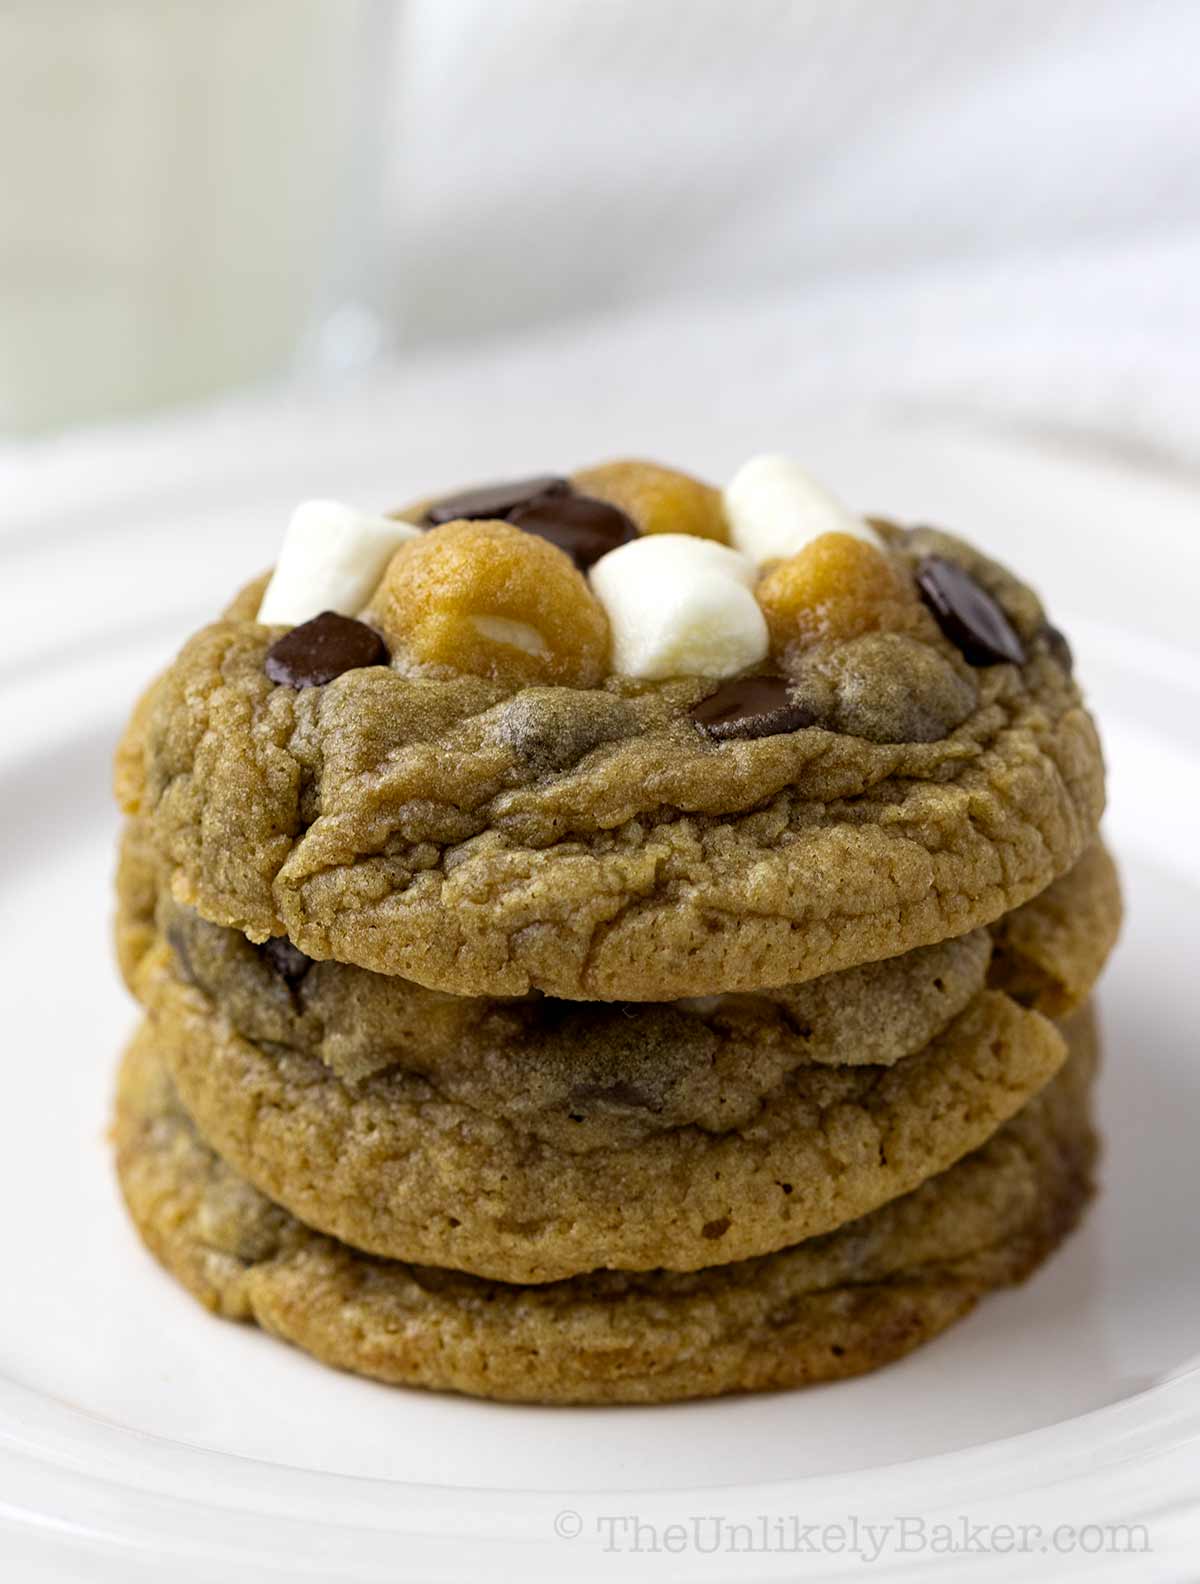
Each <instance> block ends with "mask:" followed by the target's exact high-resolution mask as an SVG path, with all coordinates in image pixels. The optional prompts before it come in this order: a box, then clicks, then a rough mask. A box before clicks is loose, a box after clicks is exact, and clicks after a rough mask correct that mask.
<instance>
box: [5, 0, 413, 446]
mask: <svg viewBox="0 0 1200 1584" xmlns="http://www.w3.org/2000/svg"><path fill="white" fill-rule="evenodd" d="M390 10H391V6H390V5H389V4H388V3H387V0H3V4H0V435H4V434H8V435H13V434H19V433H25V432H30V431H33V430H36V429H44V428H47V427H53V426H59V425H63V424H68V423H73V422H77V421H80V420H89V419H96V418H108V417H112V416H117V415H120V414H124V413H129V412H134V411H137V410H141V409H145V408H148V407H153V406H160V405H163V404H166V403H172V402H179V401H186V400H192V399H195V398H199V397H203V396H206V395H210V394H212V393H214V392H217V391H221V390H226V389H230V388H233V387H236V386H241V385H245V384H247V383H249V382H253V381H256V380H260V379H263V378H265V377H267V376H270V375H274V374H278V373H280V372H282V371H285V370H287V369H289V368H292V367H295V366H296V364H297V362H298V360H300V359H302V358H304V357H305V356H306V355H307V356H308V357H309V358H310V359H311V358H314V357H315V358H317V359H321V360H324V361H325V362H326V363H330V362H338V361H341V362H346V361H349V360H353V359H354V358H360V357H362V356H364V355H365V354H366V353H369V352H370V350H371V347H372V344H373V339H372V338H373V335H374V321H373V319H372V318H371V315H370V298H371V291H372V285H373V282H372V280H371V273H372V270H373V269H374V268H375V267H376V261H377V255H376V249H375V238H374V223H375V217H376V214H377V204H376V201H375V200H376V187H377V175H378V171H379V165H380V149H381V146H382V138H381V132H382V126H381V117H382V115H383V113H384V104H385V100H386V76H387V72H388V65H389V58H390V48H389V41H388V38H387V33H388V25H389V22H390V17H389V15H388V13H389V12H390Z"/></svg>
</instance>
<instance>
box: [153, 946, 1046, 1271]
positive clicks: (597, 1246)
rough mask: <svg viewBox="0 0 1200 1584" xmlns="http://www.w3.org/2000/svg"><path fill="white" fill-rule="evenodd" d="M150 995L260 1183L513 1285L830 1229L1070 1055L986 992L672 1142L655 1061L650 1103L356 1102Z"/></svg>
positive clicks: (335, 1222)
mask: <svg viewBox="0 0 1200 1584" xmlns="http://www.w3.org/2000/svg"><path fill="white" fill-rule="evenodd" d="M139 992H140V993H141V994H142V995H143V997H144V999H145V1003H146V1006H147V1009H148V1010H149V1012H150V1014H151V1017H152V1020H153V1022H154V1025H155V1030H156V1039H157V1041H158V1046H159V1049H160V1051H161V1054H162V1057H163V1059H164V1061H165V1062H166V1063H167V1066H168V1069H169V1071H170V1073H171V1076H172V1078H173V1080H174V1081H175V1083H176V1084H177V1086H178V1088H179V1090H180V1093H181V1096H182V1098H183V1101H184V1104H185V1105H186V1106H187V1107H188V1109H189V1111H190V1112H191V1113H192V1114H193V1115H194V1116H195V1117H196V1119H197V1121H198V1123H199V1125H200V1126H201V1128H202V1130H203V1131H204V1134H205V1136H206V1137H207V1138H208V1139H209V1140H210V1141H211V1142H212V1143H213V1144H214V1145H215V1146H216V1147H217V1148H218V1149H219V1150H220V1152H221V1153H222V1155H223V1156H224V1157H225V1158H226V1159H227V1160H229V1162H230V1163H231V1164H232V1165H233V1166H234V1167H235V1168H236V1169H237V1170H238V1171H240V1172H242V1173H243V1174H244V1175H246V1176H247V1177H249V1179H250V1180H251V1181H252V1182H254V1183H255V1185H256V1186H257V1187H259V1188H261V1189H262V1190H263V1191H264V1192H266V1193H268V1194H269V1195H270V1196H271V1198H273V1199H276V1200H278V1201H279V1202H280V1203H281V1204H284V1205H285V1206H286V1207H287V1208H288V1209H290V1210H292V1211H293V1212H294V1213H296V1214H298V1215H299V1216H300V1217H301V1218H302V1219H303V1220H305V1221H306V1222H308V1223H309V1224H311V1225H313V1226H317V1227H320V1228H321V1229H322V1230H324V1231H327V1232H330V1233H331V1234H333V1235H335V1236H337V1237H340V1238H342V1239H344V1240H345V1241H347V1242H349V1243H352V1244H353V1245H354V1246H355V1247H358V1248H362V1249H366V1250H369V1251H370V1252H372V1253H377V1254H383V1255H387V1256H389V1257H393V1258H403V1259H416V1260H421V1261H423V1262H428V1263H431V1264H438V1265H446V1266H451V1267H454V1268H456V1269H459V1270H467V1271H471V1272H474V1273H476V1274H479V1275H485V1276H493V1277H496V1278H498V1279H500V1280H504V1281H519V1282H533V1281H550V1280H555V1279H558V1278H560V1277H563V1276H569V1275H575V1274H578V1273H580V1272H583V1271H588V1270H592V1269H596V1268H599V1267H612V1268H616V1269H631V1270H645V1269H651V1268H654V1267H656V1266H660V1265H663V1266H668V1267H670V1268H671V1269H677V1270H687V1269H695V1268H698V1267H701V1266H704V1265H711V1264H716V1263H722V1262H726V1261H729V1260H733V1259H741V1258H745V1257H747V1256H750V1255H754V1254H761V1253H766V1252H768V1251H770V1250H772V1249H776V1248H780V1247H784V1246H786V1245H787V1244H789V1243H794V1242H798V1241H800V1240H801V1239H803V1238H808V1237H812V1236H815V1235H817V1234H818V1233H821V1232H825V1231H828V1230H830V1229H831V1228H833V1227H836V1226H839V1225H840V1224H841V1223H842V1222H844V1221H848V1220H851V1219H853V1218H854V1217H856V1216H859V1215H862V1214H865V1213H866V1212H867V1211H869V1210H871V1209H873V1208H875V1207H876V1206H877V1205H879V1204H882V1203H884V1202H885V1201H886V1200H888V1199H890V1198H894V1197H896V1196H897V1195H898V1194H902V1193H905V1192H907V1191H908V1190H909V1189H910V1188H913V1187H915V1186H916V1185H917V1184H918V1183H920V1182H921V1181H923V1180H924V1178H926V1177H928V1176H930V1175H932V1174H933V1173H935V1172H937V1171H940V1170H942V1169H944V1168H945V1167H946V1166H948V1165H949V1164H951V1163H952V1162H953V1161H954V1160H957V1159H958V1158H959V1157H960V1156H961V1155H963V1154H965V1153H967V1152H968V1151H969V1150H971V1149H973V1148H975V1147H977V1146H978V1145H980V1144H981V1143H983V1142H984V1141H985V1140H986V1139H987V1138H988V1137H989V1136H990V1135H991V1134H992V1133H993V1132H995V1130H996V1129H997V1128H998V1127H999V1126H1000V1125H1001V1124H1002V1123H1003V1122H1004V1121H1005V1120H1006V1119H1007V1118H1008V1117H1009V1116H1011V1115H1012V1114H1013V1113H1014V1112H1015V1111H1016V1110H1017V1109H1019V1107H1020V1106H1021V1105H1022V1104H1023V1103H1024V1102H1025V1101H1026V1100H1027V1099H1028V1098H1029V1097H1030V1096H1031V1095H1033V1094H1034V1093H1036V1092H1037V1090H1038V1089H1040V1088H1041V1087H1042V1086H1043V1085H1044V1084H1045V1083H1046V1082H1047V1081H1048V1080H1049V1078H1050V1077H1051V1076H1052V1075H1053V1073H1054V1072H1055V1071H1056V1070H1057V1068H1058V1067H1059V1066H1060V1064H1061V1062H1062V1060H1063V1056H1064V1050H1063V1045H1062V1041H1061V1039H1060V1038H1059V1036H1058V1034H1057V1032H1056V1030H1055V1028H1054V1025H1053V1024H1051V1023H1050V1022H1048V1021H1047V1020H1046V1019H1044V1018H1043V1017H1041V1016H1040V1014H1038V1013H1035V1012H1029V1011H1025V1010H1024V1009H1022V1008H1020V1007H1019V1006H1017V1004H1016V1003H1015V1002H1014V1001H1012V1000H1011V999H1010V998H1009V997H1007V996H1005V995H1003V994H1002V993H1000V992H998V991H993V990H983V991H980V992H979V993H978V994H977V995H976V996H975V997H974V998H973V999H972V1000H971V1001H970V1002H969V1003H968V1005H967V1007H966V1009H965V1010H964V1011H963V1012H961V1013H960V1014H959V1015H958V1017H957V1018H955V1019H954V1020H953V1022H951V1023H950V1024H949V1026H948V1027H947V1028H946V1029H945V1030H944V1031H943V1032H942V1033H941V1034H940V1035H939V1036H938V1037H937V1038H936V1039H934V1040H933V1041H931V1042H930V1044H928V1045H927V1046H925V1047H924V1048H923V1049H922V1050H920V1051H918V1052H916V1053H914V1054H912V1055H910V1056H907V1057H905V1058H904V1059H903V1060H902V1061H899V1062H897V1063H896V1064H895V1065H893V1066H891V1067H885V1068H880V1067H874V1066H836V1067H831V1066H811V1065H801V1066H797V1067H793V1068H792V1069H791V1070H790V1071H788V1072H786V1073H785V1074H784V1075H783V1076H782V1077H781V1078H779V1079H778V1081H776V1082H774V1083H773V1084H771V1085H770V1087H768V1088H767V1089H766V1090H765V1091H764V1092H763V1093H762V1094H760V1095H753V1094H749V1095H748V1094H746V1092H745V1086H744V1084H743V1085H742V1086H741V1088H740V1090H739V1087H738V1086H737V1084H736V1082H735V1083H734V1084H731V1085H730V1089H731V1093H732V1095H733V1098H734V1100H735V1101H736V1102H738V1103H737V1104H736V1105H731V1107H730V1110H731V1112H733V1114H732V1115H731V1116H730V1117H729V1118H728V1119H726V1118H724V1117H722V1116H721V1115H720V1113H719V1110H718V1115H717V1116H716V1117H714V1118H706V1119H705V1120H703V1121H691V1122H684V1123H680V1124H674V1125H662V1123H661V1119H658V1118H656V1117H654V1115H653V1112H652V1109H651V1108H652V1106H653V1102H654V1094H655V1082H656V1081H655V1078H654V1074H653V1072H652V1070H651V1067H652V1064H643V1067H642V1072H643V1073H644V1075H645V1082H646V1083H647V1086H648V1089H649V1093H648V1094H646V1095H638V1094H636V1093H632V1092H628V1091H624V1090H618V1091H617V1093H615V1094H614V1093H613V1090H612V1084H611V1083H610V1082H608V1081H607V1079H608V1076H609V1075H608V1074H607V1073H606V1072H605V1070H604V1068H603V1067H599V1068H598V1069H597V1076H598V1077H599V1078H600V1082H599V1083H598V1084H597V1085H596V1086H595V1089H596V1090H598V1091H599V1093H598V1094H596V1093H594V1094H591V1095H589V1093H587V1092H585V1093H582V1094H580V1093H578V1092H576V1093H575V1094H574V1095H573V1096H570V1097H568V1098H567V1100H566V1104H563V1102H562V1099H561V1098H560V1094H559V1093H556V1092H555V1077H556V1075H554V1074H550V1075H549V1079H548V1081H547V1080H546V1078H545V1077H544V1076H543V1075H541V1074H538V1073H537V1072H536V1069H534V1070H533V1071H534V1076H533V1077H532V1078H531V1080H530V1082H529V1083H528V1084H527V1085H526V1084H523V1083H520V1082H518V1083H517V1085H516V1087H514V1088H510V1087H508V1086H507V1084H506V1086H505V1087H503V1088H500V1087H499V1086H496V1087H492V1086H491V1085H489V1083H488V1080H487V1077H486V1076H483V1077H482V1078H480V1079H479V1080H477V1081H476V1082H475V1083H474V1085H473V1086H472V1084H471V1082H470V1075H467V1078H466V1079H465V1080H464V1079H462V1078H460V1079H458V1083H457V1084H456V1080H455V1076H454V1075H453V1074H452V1075H450V1076H449V1077H448V1078H444V1077H443V1076H442V1074H441V1073H440V1072H433V1073H430V1072H428V1071H427V1072H424V1073H416V1072H413V1071H411V1070H409V1069H408V1068H405V1067H399V1066H393V1067H391V1068H389V1069H387V1070H386V1071H384V1072H381V1073H378V1074H376V1075H374V1076H373V1077H371V1078H369V1079H367V1080H365V1081H364V1082H362V1083H360V1084H358V1085H356V1086H353V1087H351V1086H349V1085H347V1084H345V1083H343V1082H341V1081H340V1080H339V1079H338V1078H336V1077H335V1076H334V1075H333V1074H331V1073H330V1072H329V1070H328V1069H327V1068H326V1067H325V1066H324V1064H323V1063H322V1062H321V1061H320V1060H319V1059H317V1058H315V1057H312V1056H308V1055H304V1054H302V1053H300V1052H297V1051H292V1050H288V1049H287V1048H286V1047H282V1046H274V1047H269V1048H268V1047H265V1046H261V1045H258V1044H255V1043H253V1042H251V1041H249V1040H247V1039H245V1038H243V1037H242V1036H241V1035H240V1034H238V1033H237V1031H236V1030H235V1029H234V1028H233V1027H232V1026H231V1024H230V1023H229V1021H228V1019H226V1018H224V1017H222V1016H221V1015H220V1014H219V1013H218V1012H217V1011H216V1009H215V1008H214V1006H213V1004H212V1002H211V1001H210V1000H209V999H208V997H206V996H205V995H204V994H203V993H202V992H201V991H200V990H198V989H197V988H196V987H195V986H193V985H188V984H185V983H183V982H182V981H181V980H180V979H179V978H178V977H177V976H176V974H175V972H174V969H173V964H172V959H171V954H170V952H169V949H168V948H166V947H165V945H163V946H160V947H158V948H156V949H155V950H154V951H153V952H152V953H151V954H150V955H149V957H148V958H147V960H146V963H145V965H144V967H143V970H142V972H141V973H140V975H139ZM578 1060H579V1062H580V1063H583V1062H584V1061H586V1055H585V1053H582V1052H581V1053H580V1055H579V1058H578ZM542 1084H546V1087H547V1088H548V1089H549V1101H548V1103H545V1104H543V1105H542V1106H541V1107H540V1108H539V1106H538V1093H537V1091H538V1088H539V1087H540V1086H541V1085H542ZM456 1089H457V1092H456ZM464 1089H465V1091H466V1097H464V1095H463V1092H462V1091H463V1090H464ZM696 1092H697V1093H698V1094H699V1096H700V1097H701V1099H709V1100H710V1101H711V1099H712V1098H713V1096H712V1091H711V1090H710V1091H709V1092H708V1094H706V1093H705V1088H704V1086H703V1085H701V1086H698V1088H697V1091H696ZM717 1095H718V1097H719V1090H718V1091H717ZM606 1102H607V1103H606ZM647 1102H648V1103H647ZM574 1117H579V1118H580V1122H579V1123H575V1122H574V1120H573V1119H574ZM585 1124H590V1125H585Z"/></svg>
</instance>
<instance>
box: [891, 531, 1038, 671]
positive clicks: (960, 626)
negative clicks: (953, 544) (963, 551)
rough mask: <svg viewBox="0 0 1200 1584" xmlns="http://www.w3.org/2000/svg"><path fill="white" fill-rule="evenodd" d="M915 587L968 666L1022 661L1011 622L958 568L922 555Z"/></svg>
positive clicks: (936, 558) (1023, 660)
mask: <svg viewBox="0 0 1200 1584" xmlns="http://www.w3.org/2000/svg"><path fill="white" fill-rule="evenodd" d="M917 587H918V588H919V589H920V591H921V596H922V598H923V599H924V601H925V603H926V605H928V606H929V608H930V610H931V611H932V612H933V614H934V617H935V618H936V620H937V624H938V626H939V627H940V628H941V629H942V631H943V632H944V633H945V635H946V637H947V638H949V640H950V642H951V643H952V644H954V645H955V646H956V647H957V648H958V650H959V651H960V653H961V654H962V657H963V659H964V660H965V661H966V662H967V664H968V665H974V666H986V665H999V664H1000V663H1001V662H1003V661H1006V660H1007V661H1010V662H1011V663H1012V664H1013V665H1024V664H1025V648H1024V645H1023V644H1022V643H1021V640H1020V639H1019V638H1018V637H1017V635H1016V633H1015V631H1014V630H1013V626H1012V623H1011V622H1010V621H1009V619H1008V617H1007V616H1006V615H1005V614H1004V612H1003V611H1002V610H1001V609H1000V606H999V605H998V604H997V603H996V601H995V600H994V599H993V598H992V596H991V595H990V594H989V593H988V591H987V590H986V589H985V588H982V587H981V586H980V585H979V584H978V583H976V581H975V579H974V578H973V577H971V575H970V574H969V573H967V572H964V571H963V569H962V567H960V566H956V565H955V563H954V562H953V561H947V560H946V559H945V557H944V556H936V555H934V556H926V557H925V559H924V560H923V561H922V562H921V563H920V565H919V566H918V567H917Z"/></svg>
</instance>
